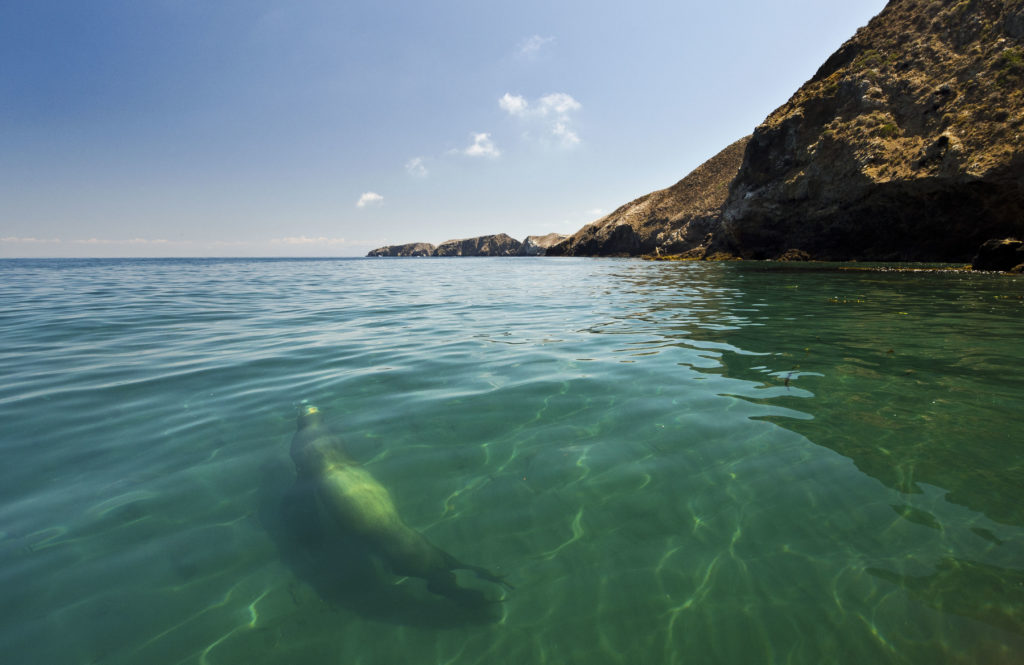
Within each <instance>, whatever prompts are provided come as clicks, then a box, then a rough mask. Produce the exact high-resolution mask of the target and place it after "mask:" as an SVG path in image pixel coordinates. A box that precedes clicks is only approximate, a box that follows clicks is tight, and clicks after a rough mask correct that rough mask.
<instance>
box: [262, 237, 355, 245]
mask: <svg viewBox="0 0 1024 665" xmlns="http://www.w3.org/2000/svg"><path fill="white" fill-rule="evenodd" d="M270 242H271V244H274V245H327V246H337V245H350V244H352V243H350V242H349V241H348V240H346V239H345V238H328V237H326V236H315V237H314V236H288V237H286V238H272V239H271V240H270Z"/></svg>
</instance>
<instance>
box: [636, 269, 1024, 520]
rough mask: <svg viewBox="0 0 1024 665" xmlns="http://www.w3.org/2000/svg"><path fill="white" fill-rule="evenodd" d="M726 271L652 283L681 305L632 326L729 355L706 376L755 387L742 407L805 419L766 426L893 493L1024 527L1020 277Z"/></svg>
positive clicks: (668, 274)
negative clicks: (848, 463) (931, 498)
mask: <svg viewBox="0 0 1024 665" xmlns="http://www.w3.org/2000/svg"><path fill="white" fill-rule="evenodd" d="M670 268H671V267H670ZM716 268H717V269H715V270H712V269H710V268H708V267H705V266H700V265H697V266H686V265H682V266H678V267H675V269H663V270H659V271H651V274H646V273H645V274H644V275H643V276H642V277H643V279H642V280H640V281H638V282H637V284H636V285H635V288H636V289H637V290H640V291H642V290H644V289H646V290H648V291H657V292H661V293H665V292H675V293H677V294H678V295H676V296H675V297H674V300H675V302H673V300H671V299H665V298H662V299H653V300H652V302H653V303H657V306H653V307H651V308H648V309H646V310H641V311H640V312H637V313H636V315H635V318H634V319H633V320H632V321H633V325H634V326H647V328H648V329H649V330H650V331H651V332H655V333H656V334H658V335H659V336H661V337H663V338H667V339H668V340H669V341H674V342H675V343H677V344H679V345H693V344H695V343H696V344H699V343H711V344H717V345H721V351H720V353H718V358H717V360H718V364H717V366H714V367H697V368H695V369H696V370H697V371H699V372H702V373H705V374H707V375H709V376H722V377H728V378H736V379H741V380H744V381H749V382H751V384H752V385H754V386H756V388H755V389H752V390H750V391H748V392H747V393H745V394H735V395H731V396H733V397H736V398H739V399H743V400H746V401H748V402H752V403H755V404H760V405H763V406H766V407H785V408H787V409H797V410H799V411H800V412H802V413H804V414H806V415H807V416H809V417H808V418H805V419H795V418H792V417H789V416H788V415H776V414H770V413H768V414H766V415H764V416H760V417H758V419H759V420H765V421H768V422H772V423H774V424H776V425H778V426H780V427H784V428H786V429H789V430H791V431H793V432H796V433H798V434H801V435H803V436H804V437H806V438H807V439H808V440H810V441H812V442H814V443H815V444H817V445H819V446H823V447H826V448H829V449H831V450H834V451H836V452H838V453H840V454H841V455H843V456H845V457H848V458H850V459H851V460H853V462H854V464H856V466H857V467H858V468H859V469H860V470H861V471H862V472H863V473H865V474H867V475H869V476H871V477H873V478H875V479H877V480H879V481H880V482H882V483H883V484H884V485H885V486H887V487H889V488H892V489H895V490H897V491H899V492H901V493H903V494H908V495H911V494H921V493H922V489H921V484H922V483H926V484H929V485H934V486H937V487H941V488H944V489H945V490H946V491H947V493H948V494H947V497H946V498H947V500H948V501H949V502H951V503H955V504H958V505H961V506H965V507H967V508H970V509H972V510H975V511H978V512H981V513H984V514H985V515H986V516H987V517H989V518H990V519H992V520H995V521H996V522H1000V523H1003V524H1007V525H1015V526H1024V464H1022V463H1021V457H1020V455H1019V437H1018V436H1017V435H1016V433H1017V432H1018V431H1019V426H1020V424H1021V422H1022V421H1021V416H1020V413H1021V412H1020V409H1019V405H1020V401H1021V400H1022V399H1024V381H1022V380H1021V378H1020V377H1021V369H1022V368H1024V355H1022V354H1021V353H1020V349H1021V348H1022V347H1021V346H1020V345H1019V343H1018V342H1019V321H1020V314H1021V305H1020V303H1021V298H1024V281H1020V280H1017V281H1013V280H997V279H993V278H991V276H986V275H971V274H964V273H941V272H932V273H921V274H916V273H878V272H849V271H837V270H835V269H834V267H825V268H824V269H821V270H816V269H815V268H814V266H810V267H799V268H798V269H787V268H786V267H785V266H781V267H780V266H773V265H767V264H759V263H748V264H740V265H718V266H716ZM666 302H668V303H670V305H668V306H666V304H665V303H666Z"/></svg>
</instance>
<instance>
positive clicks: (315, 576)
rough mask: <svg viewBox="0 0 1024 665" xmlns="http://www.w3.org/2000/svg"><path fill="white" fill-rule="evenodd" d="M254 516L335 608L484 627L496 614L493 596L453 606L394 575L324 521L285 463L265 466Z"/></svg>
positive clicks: (434, 624) (286, 559) (292, 566)
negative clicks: (487, 600)
mask: <svg viewBox="0 0 1024 665" xmlns="http://www.w3.org/2000/svg"><path fill="white" fill-rule="evenodd" d="M259 494H260V499H259V519H260V522H261V524H262V525H263V527H264V528H265V529H266V530H267V533H268V534H269V536H270V538H271V540H272V541H273V542H274V545H275V546H276V547H277V550H278V552H279V554H280V556H281V560H282V562H283V563H284V564H285V565H286V566H287V567H288V569H289V570H290V571H291V572H292V573H293V574H294V575H295V577H296V578H298V579H299V580H301V581H302V582H304V583H305V584H307V585H309V587H310V588H311V589H312V590H313V591H314V592H315V593H316V594H317V595H318V596H319V597H320V598H321V599H322V600H323V601H324V602H325V603H327V605H328V606H330V607H331V608H333V609H344V610H347V611H349V612H352V613H353V614H356V615H358V616H360V617H362V618H364V619H368V620H372V621H379V622H383V623H391V624H396V625H403V626H412V627H417V628H428V629H440V630H443V629H452V628H461V627H465V626H470V625H485V624H490V623H494V622H496V621H498V620H499V619H500V618H501V607H500V604H499V603H497V602H486V603H479V604H458V603H455V602H452V601H451V600H449V599H447V598H444V597H441V596H437V595H435V594H432V593H430V592H429V591H427V589H426V585H425V583H424V582H422V580H417V579H414V578H404V579H402V578H397V577H395V576H394V575H393V574H391V572H390V571H389V570H387V567H386V565H384V564H383V563H381V562H380V561H378V560H377V559H376V558H375V557H374V556H373V555H372V554H371V553H370V552H369V551H367V549H366V548H365V547H363V546H362V544H361V543H360V542H359V541H358V540H357V539H356V538H355V537H353V536H352V535H350V534H345V533H340V532H339V531H338V530H337V529H334V528H332V527H331V525H330V524H329V523H327V521H326V519H325V516H324V515H323V514H322V512H321V509H320V507H319V505H318V503H317V501H316V498H315V496H314V495H313V493H312V491H311V489H310V488H308V487H304V486H302V485H299V484H296V483H295V482H294V472H293V471H292V470H291V469H290V468H289V466H288V465H287V464H285V463H284V462H282V463H280V464H271V465H268V466H267V468H265V469H264V473H263V481H262V483H261V487H260V493H259Z"/></svg>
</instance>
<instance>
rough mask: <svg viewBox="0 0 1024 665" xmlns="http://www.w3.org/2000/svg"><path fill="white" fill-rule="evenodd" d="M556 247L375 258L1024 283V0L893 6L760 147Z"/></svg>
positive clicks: (486, 247)
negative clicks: (904, 267)
mask: <svg viewBox="0 0 1024 665" xmlns="http://www.w3.org/2000/svg"><path fill="white" fill-rule="evenodd" d="M552 237H553V236H543V237H542V240H535V238H536V237H535V236H531V237H530V238H527V241H526V242H524V243H522V244H518V243H517V242H516V241H515V240H513V239H512V238H509V237H508V236H504V235H503V234H501V235H498V236H482V237H481V238H473V239H469V240H459V241H448V242H446V243H442V244H441V245H439V246H438V247H436V248H433V247H432V246H431V245H424V244H415V245H400V246H397V249H396V248H395V247H390V248H381V249H379V250H374V251H373V252H370V255H371V256H418V255H423V256H426V255H430V256H511V255H520V253H526V254H530V253H532V254H534V255H539V254H543V255H548V256H652V255H653V256H659V255H660V256H665V255H671V256H674V257H679V258H690V259H712V258H726V257H734V258H745V259H777V260H807V259H814V260H832V261H847V260H868V261H937V262H962V263H966V262H971V261H972V260H974V261H975V263H976V264H979V263H980V264H984V265H985V266H987V267H988V269H997V270H1009V269H1016V270H1024V252H1022V251H1021V249H1020V248H1021V244H1020V243H1019V242H1018V241H1017V239H1021V238H1024V1H1022V0H960V1H958V2H953V1H951V0H890V2H889V3H888V4H887V5H886V7H885V8H884V9H883V10H882V12H881V13H879V14H878V15H877V16H876V17H874V18H873V19H872V20H871V21H870V22H869V23H868V25H867V26H865V27H863V28H861V29H860V30H858V31H857V33H856V35H854V36H853V38H851V39H850V40H849V41H847V42H846V43H845V44H843V45H842V46H841V47H840V48H839V50H838V51H836V52H835V53H834V54H832V55H831V56H830V57H829V58H828V59H827V60H826V61H825V63H824V64H822V65H821V67H820V68H819V69H818V71H817V72H816V73H815V74H814V76H813V77H811V79H810V80H809V81H808V82H807V83H805V84H804V85H803V86H802V87H801V88H800V89H799V90H797V91H796V93H795V94H794V95H793V96H792V97H791V98H790V99H789V101H788V102H786V103H785V104H783V105H782V106H781V107H779V108H778V109H776V110H775V111H774V112H773V113H772V114H771V115H769V116H768V118H766V119H765V121H764V122H763V123H761V125H759V126H758V127H757V128H755V129H754V131H753V133H752V134H751V135H750V136H748V137H746V138H743V139H740V140H739V141H736V142H735V143H733V144H731V145H729V146H727V147H726V148H725V149H723V150H722V151H721V152H719V153H718V154H717V155H715V156H714V157H712V158H711V159H709V160H708V161H707V162H705V163H704V164H702V165H701V166H699V167H697V169H695V170H694V171H693V172H692V173H690V174H689V175H687V176H686V177H685V178H683V179H682V180H680V181H679V182H678V183H676V184H675V185H672V186H671V187H669V188H667V189H662V190H658V191H655V192H652V193H650V194H647V195H645V196H642V197H640V198H638V199H636V200H634V201H631V202H630V203H627V204H625V205H623V206H621V207H620V208H618V209H617V210H615V211H614V212H613V213H611V214H610V215H607V216H605V217H602V218H600V219H598V220H596V221H594V222H592V223H590V224H587V225H586V226H584V227H583V228H582V229H580V230H579V231H577V232H576V233H575V234H573V235H571V236H569V237H564V236H563V237H555V238H556V239H555V240H554V241H551V240H549V239H550V238H552ZM506 238H507V239H508V241H511V243H508V242H507V241H506V240H504V239H506ZM532 239H534V240H532ZM512 243H515V244H516V247H513V244H512ZM528 243H532V246H535V247H536V251H533V250H532V249H531V250H529V251H527V250H523V249H522V247H525V246H526V245H527V244H528ZM545 243H547V244H545ZM428 248H431V249H429V254H428V253H423V254H417V253H414V252H427V251H428ZM389 251H395V252H406V253H388V252H389ZM993 252H994V254H993ZM978 257H981V258H978Z"/></svg>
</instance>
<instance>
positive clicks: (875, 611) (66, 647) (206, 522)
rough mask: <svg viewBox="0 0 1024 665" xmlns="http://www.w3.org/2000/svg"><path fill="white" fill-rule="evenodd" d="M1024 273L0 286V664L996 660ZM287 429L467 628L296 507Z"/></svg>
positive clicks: (1019, 596)
mask: <svg viewBox="0 0 1024 665" xmlns="http://www.w3.org/2000/svg"><path fill="white" fill-rule="evenodd" d="M1022 297H1024V280H1021V278H1014V277H1005V276H1003V277H1000V276H992V275H971V274H963V273H952V274H951V273H911V274H907V273H900V274H889V273H839V272H828V271H822V270H819V269H816V268H815V267H813V266H811V267H799V268H798V269H783V267H782V266H779V265H774V266H773V265H771V264H749V263H747V264H700V263H684V264H663V263H645V262H640V261H628V260H576V259H564V260H563V259H556V260H553V259H509V260H503V259H480V260H475V259H451V260H445V259H438V260H342V261H248V260H237V261H210V260H202V261H188V260H182V261H155V260H154V261H0V305H2V307H0V367H2V368H3V376H4V381H3V383H2V384H0V422H2V423H3V429H2V432H3V434H2V443H0V445H2V450H3V460H4V462H3V465H2V468H0V588H2V589H3V590H4V602H3V603H2V604H0V653H3V654H4V657H3V661H4V662H5V663H82V664H84V663H143V662H145V663H204V664H206V663H209V664H215V663H295V662H306V663H346V664H348V663H399V662H401V663H445V664H463V663H588V664H603V663H622V664H630V665H631V664H635V663H793V664H798V663H821V662H838V663H868V662H870V663H929V664H931V663H936V662H942V663H981V662H984V663H1019V662H1021V660H1022V659H1024V455H1022V452H1024V437H1022V436H1021V430H1022V425H1024V408H1022V406H1024V343H1022V342H1021V336H1020V330H1021V321H1022V317H1024V301H1022ZM304 400H306V401H308V402H309V403H314V404H316V405H317V406H319V407H320V409H321V410H322V411H323V412H324V414H325V415H326V417H327V419H328V421H329V422H330V423H331V424H332V426H333V427H334V428H335V429H336V431H337V432H338V434H339V436H341V437H342V438H343V440H344V442H345V445H346V446H347V447H348V449H349V451H350V453H351V454H352V455H353V456H354V457H356V458H358V459H359V460H361V461H362V462H363V463H364V464H365V467H366V468H367V469H368V470H370V471H371V472H372V473H373V474H374V475H375V476H376V477H377V478H378V479H379V480H380V482H381V483H383V484H384V485H385V486H387V487H388V488H389V489H390V490H391V492H392V494H393V496H394V499H395V502H396V504H397V506H398V509H399V511H400V512H401V513H402V515H403V517H404V518H405V520H406V522H408V523H409V524H410V525H412V526H413V527H415V528H416V529H418V530H420V531H422V532H423V533H425V534H427V536H428V537H429V538H430V539H431V540H432V541H433V542H435V543H437V544H438V545H439V546H441V547H443V548H444V549H445V550H447V551H449V552H451V553H452V554H454V555H455V556H457V557H459V558H461V559H463V560H466V561H468V562H471V563H474V564H479V565H483V566H486V567H488V568H492V569H494V570H497V571H499V572H501V573H503V574H505V575H507V577H508V580H509V581H510V582H511V583H512V584H514V585H515V587H516V588H515V589H514V590H512V591H509V592H502V591H501V589H500V588H498V587H496V586H494V585H487V584H480V583H477V582H474V581H473V580H472V579H471V576H462V574H461V573H460V579H462V580H463V581H464V584H466V585H467V586H469V585H476V586H477V588H481V589H483V590H485V592H487V593H488V594H491V595H492V596H494V597H498V596H503V600H502V602H501V603H496V604H494V605H493V606H492V607H489V608H486V609H483V610H479V609H478V610H474V611H470V610H467V609H466V608H461V607H458V606H456V605H454V604H453V603H451V602H450V601H448V600H446V599H444V598H441V597H438V596H435V595H433V594H431V593H429V592H428V591H427V590H426V589H425V586H424V584H423V582H422V581H421V580H417V579H397V578H395V577H393V576H391V575H389V574H387V572H386V571H383V570H380V569H379V567H377V566H375V565H374V563H373V561H372V560H367V559H365V557H363V558H360V557H358V556H355V557H354V556H351V555H350V553H349V552H348V551H346V550H345V549H344V548H343V547H342V546H341V544H340V541H337V540H335V539H334V538H333V537H332V534H330V533H329V532H325V531H324V530H323V529H321V530H319V531H313V532H311V531H310V529H311V528H314V529H315V525H311V524H310V520H308V519H307V518H306V517H303V516H302V515H301V514H299V515H297V514H296V512H295V510H294V505H291V504H289V501H288V496H289V493H288V490H289V487H290V486H291V483H292V481H293V479H294V468H293V466H292V463H291V460H290V458H289V456H288V446H289V442H290V440H291V436H292V434H293V432H294V429H295V415H296V411H297V408H298V406H299V404H300V403H302V402H303V401H304Z"/></svg>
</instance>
